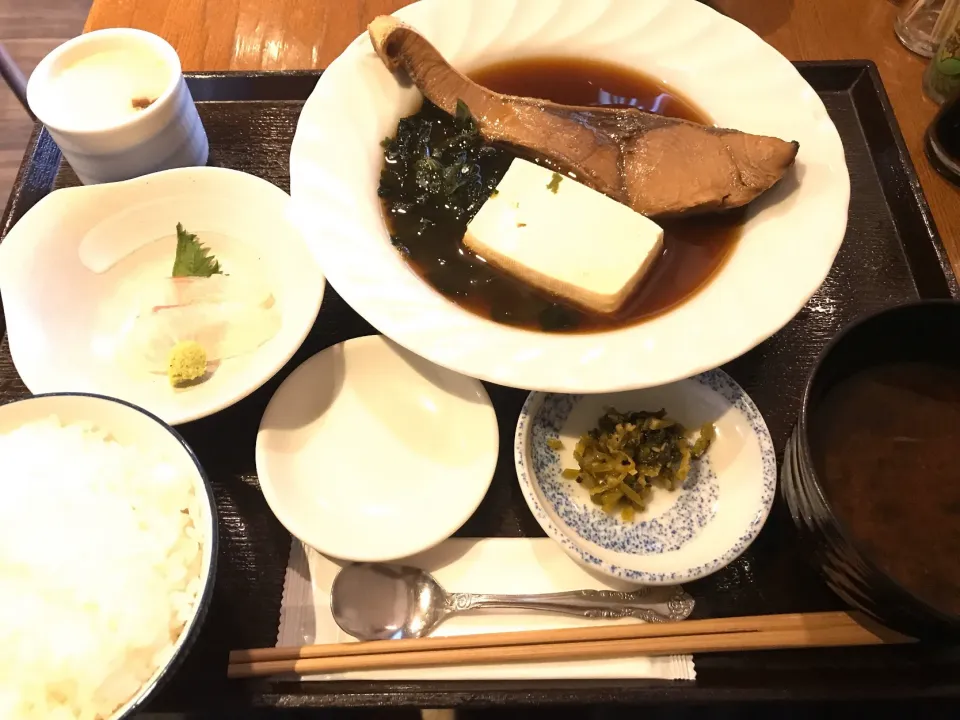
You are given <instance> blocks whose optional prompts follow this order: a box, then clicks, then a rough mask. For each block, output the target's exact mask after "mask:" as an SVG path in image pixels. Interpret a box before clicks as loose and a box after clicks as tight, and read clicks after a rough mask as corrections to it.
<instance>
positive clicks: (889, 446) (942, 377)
mask: <svg viewBox="0 0 960 720" xmlns="http://www.w3.org/2000/svg"><path fill="white" fill-rule="evenodd" d="M811 428H812V433H811V435H812V438H811V440H812V446H811V447H812V451H813V455H814V462H815V466H816V468H817V473H818V474H819V476H820V478H821V483H822V484H823V486H824V491H825V492H826V495H827V499H828V501H829V502H830V506H831V508H832V509H833V511H834V513H835V514H836V516H837V517H838V519H839V520H840V521H841V523H842V524H843V525H844V526H845V528H846V530H847V533H848V534H849V536H850V540H852V541H853V542H854V544H855V545H856V546H857V547H859V548H860V550H861V551H862V552H863V553H864V555H866V556H867V557H868V558H869V559H870V560H872V561H873V562H874V563H875V564H876V565H877V566H878V567H879V568H880V569H881V570H883V571H884V572H885V573H887V574H888V575H889V576H890V577H892V578H893V579H894V580H896V581H897V582H898V583H900V585H902V586H903V587H904V588H905V589H906V590H908V591H909V592H910V593H911V594H913V595H914V596H916V597H917V598H919V599H921V600H923V601H925V602H926V603H928V604H929V605H931V606H933V607H934V608H937V609H938V610H940V611H941V612H944V613H947V614H953V615H960V466H958V462H957V453H958V449H960V370H958V369H956V368H950V367H945V366H942V365H935V364H932V363H896V364H888V365H880V366H877V367H874V368H870V369H868V370H864V371H862V372H859V373H857V374H855V375H853V376H852V377H849V378H847V379H845V380H842V381H841V382H839V383H838V384H837V385H836V386H835V387H834V388H832V389H831V390H829V391H828V393H827V395H826V397H825V398H824V400H823V402H822V403H821V405H820V407H819V408H818V409H817V410H816V411H815V412H814V414H813V417H812V419H811Z"/></svg>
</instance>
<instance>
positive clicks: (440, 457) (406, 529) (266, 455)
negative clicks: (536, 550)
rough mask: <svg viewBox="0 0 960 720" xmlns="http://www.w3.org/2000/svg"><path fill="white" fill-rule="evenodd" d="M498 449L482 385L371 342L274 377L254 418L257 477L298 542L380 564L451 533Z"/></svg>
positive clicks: (470, 508)
mask: <svg viewBox="0 0 960 720" xmlns="http://www.w3.org/2000/svg"><path fill="white" fill-rule="evenodd" d="M498 448H499V435H498V431H497V416H496V414H495V413H494V410H493V405H492V404H491V403H490V398H489V396H488V395H487V392H486V390H484V388H483V385H481V384H480V383H479V382H478V381H476V380H473V379H472V378H468V377H465V376H463V375H458V374H457V373H454V372H451V371H450V370H446V369H444V368H441V367H438V366H436V365H433V364H432V363H429V362H427V361H426V360H423V359H422V358H419V357H417V356H416V355H414V354H413V353H410V352H408V351H406V350H404V349H402V348H400V347H399V346H397V345H396V344H394V343H392V342H390V341H389V340H386V339H385V338H383V337H381V336H379V335H371V336H368V337H361V338H355V339H353V340H348V341H346V342H344V343H340V344H339V345H334V346H332V347H329V348H327V349H326V350H323V351H321V352H319V353H317V354H316V355H314V356H313V357H312V358H310V359H309V360H307V361H306V362H304V363H303V364H302V365H301V366H300V367H298V368H297V369H296V370H294V371H293V373H292V374H291V375H290V377H288V378H287V379H286V380H285V381H284V382H283V384H282V385H281V386H280V388H279V389H278V390H277V392H276V394H275V395H274V396H273V398H272V399H271V400H270V404H269V405H268V406H267V410H266V412H265V413H264V415H263V420H262V421H261V423H260V432H259V433H258V434H257V450H256V459H257V475H258V476H259V479H260V488H261V489H262V490H263V494H264V497H266V500H267V503H268V504H269V505H270V509H271V510H273V512H274V514H275V515H276V516H277V518H279V520H280V522H281V523H283V525H284V526H285V527H286V528H287V530H289V531H290V532H291V533H292V534H293V535H295V536H296V537H298V538H300V539H301V540H303V541H304V542H305V543H306V544H307V545H310V546H311V547H313V548H315V549H317V550H319V551H320V552H322V553H324V554H326V555H331V556H333V557H336V558H340V559H342V560H353V561H367V562H384V561H388V560H395V559H397V558H402V557H407V556H409V555H413V554H416V553H418V552H421V551H423V550H426V549H428V548H430V547H433V546H434V545H437V544H439V543H441V542H443V541H444V540H446V539H447V538H448V537H450V536H451V535H452V534H453V533H454V532H456V531H457V529H458V528H459V527H460V526H461V525H463V523H465V522H466V521H467V519H468V518H469V517H470V516H471V515H472V514H473V512H474V511H475V510H476V509H477V506H478V505H479V504H480V501H481V500H483V497H484V495H486V493H487V489H488V488H489V487H490V481H491V480H492V479H493V473H494V470H495V468H496V465H497V451H498Z"/></svg>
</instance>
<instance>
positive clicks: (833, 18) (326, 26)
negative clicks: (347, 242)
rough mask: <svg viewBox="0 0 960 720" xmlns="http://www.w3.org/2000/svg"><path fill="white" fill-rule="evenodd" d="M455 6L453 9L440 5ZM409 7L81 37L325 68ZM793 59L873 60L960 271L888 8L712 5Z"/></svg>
mask: <svg viewBox="0 0 960 720" xmlns="http://www.w3.org/2000/svg"><path fill="white" fill-rule="evenodd" d="M447 1H448V2H456V0H447ZM410 2H411V0H310V1H309V2H305V1H304V0H270V1H269V2H265V1H263V0H166V1H164V0H94V3H93V7H92V9H91V10H90V15H89V17H88V18H87V24H86V30H88V31H89V30H96V29H100V28H106V27H122V26H129V27H138V28H143V29H144V30H149V31H151V32H154V33H157V34H158V35H161V36H163V37H165V38H166V39H167V40H168V41H170V42H171V43H172V44H173V46H174V47H175V48H176V49H177V51H178V52H179V53H180V57H181V59H182V61H183V67H184V70H295V69H309V68H322V67H326V66H327V65H328V64H329V63H330V61H331V60H333V59H334V58H335V57H336V56H337V55H338V54H339V53H340V52H341V51H342V50H343V49H344V48H345V47H346V46H347V44H348V43H349V42H350V41H352V40H353V39H354V38H355V37H356V36H357V35H359V34H360V33H361V32H363V30H364V28H365V27H366V25H367V23H368V22H369V21H370V20H371V19H373V18H374V17H376V16H377V15H380V14H384V13H391V12H394V11H395V10H397V9H399V8H401V7H403V6H404V5H408V4H410ZM709 4H710V5H712V6H714V7H715V8H716V9H717V10H719V11H721V12H723V13H725V14H726V15H728V16H730V17H732V18H734V19H735V20H738V21H739V22H741V23H743V24H744V25H746V26H747V27H749V28H751V29H752V30H753V31H754V32H756V33H758V34H759V35H760V36H761V37H762V38H764V39H765V40H766V41H767V42H769V43H770V44H771V45H773V46H774V47H775V48H777V50H779V51H780V52H781V53H783V54H784V55H785V56H786V57H788V58H790V59H791V60H839V59H852V58H856V59H860V58H866V59H870V60H873V61H874V62H875V63H876V64H877V66H878V67H879V68H880V74H881V76H882V77H883V82H884V85H885V86H886V89H887V92H888V93H889V94H890V98H891V102H892V104H893V108H894V111H895V113H896V116H897V120H898V122H899V123H900V126H901V128H902V131H903V135H904V137H905V139H906V142H907V147H908V148H909V149H910V154H911V156H912V158H913V161H914V164H915V165H916V167H917V172H918V174H919V176H920V181H921V184H922V185H923V189H924V191H925V193H926V195H927V199H928V201H929V203H930V206H931V207H932V209H933V215H934V219H935V220H936V223H937V227H938V229H939V230H940V233H941V235H942V237H943V241H944V244H945V245H946V247H947V251H948V253H949V254H950V258H951V260H952V262H953V266H954V269H955V270H957V271H958V272H960V190H958V189H957V188H955V187H954V186H952V185H950V184H949V183H948V182H947V181H945V180H944V179H943V178H941V177H940V176H939V175H938V174H937V173H936V171H935V170H934V169H933V168H932V167H931V166H930V164H929V163H928V162H927V160H926V158H925V157H924V153H923V134H924V131H925V130H926V128H927V125H928V124H929V123H930V120H931V119H932V118H933V116H934V114H935V112H936V105H935V104H934V103H933V102H932V101H930V100H928V99H927V98H926V97H925V96H924V94H923V91H922V89H921V76H922V74H923V69H924V66H925V60H924V59H923V58H921V57H919V56H917V55H914V54H912V53H910V52H909V51H907V50H906V49H905V48H904V47H903V46H902V45H901V44H900V43H899V41H898V40H897V38H896V36H895V35H894V33H893V21H894V18H895V17H896V14H897V9H898V8H897V3H894V2H890V0H713V2H711V3H709Z"/></svg>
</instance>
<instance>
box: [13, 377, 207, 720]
mask: <svg viewBox="0 0 960 720" xmlns="http://www.w3.org/2000/svg"><path fill="white" fill-rule="evenodd" d="M51 415H55V416H56V417H57V418H59V420H60V422H61V423H62V424H64V425H72V424H75V423H83V424H91V425H93V426H94V427H95V428H97V429H98V430H102V431H104V432H107V433H109V435H110V436H111V437H112V438H113V439H114V440H116V441H117V442H118V443H120V444H121V445H125V446H128V447H130V446H132V447H136V448H138V449H140V450H141V451H142V452H143V453H145V454H147V455H149V456H157V457H160V458H163V460H164V461H165V462H169V463H172V464H173V465H174V467H176V468H177V470H178V471H179V472H181V473H184V474H185V475H187V476H189V477H190V478H191V479H192V480H193V482H194V490H195V492H196V497H197V506H198V508H199V515H200V524H199V527H198V528H197V529H198V530H199V531H200V532H201V533H202V538H203V550H202V554H203V558H202V561H201V566H200V582H201V586H202V590H201V591H200V594H199V596H198V598H197V604H196V606H195V607H194V611H193V615H192V616H191V617H190V618H189V619H188V620H187V622H186V625H184V628H183V630H182V631H181V632H180V637H179V638H177V641H176V643H175V644H174V646H173V652H172V653H171V655H170V658H169V660H167V662H166V663H165V664H164V665H163V666H162V667H160V668H158V669H157V671H156V672H155V673H154V674H153V676H152V677H151V678H149V679H148V680H147V681H146V682H145V683H144V684H143V686H142V687H141V688H140V690H139V691H138V692H137V693H136V695H134V696H133V697H132V698H130V700H129V701H128V702H127V703H126V704H125V705H123V706H122V707H120V708H119V709H118V710H117V711H116V712H115V713H114V714H113V715H112V716H111V720H119V718H122V717H128V716H129V715H131V714H133V713H134V712H135V711H136V710H137V709H138V708H140V707H141V706H142V705H143V704H144V703H145V702H146V700H147V698H149V697H150V696H152V695H153V694H154V693H155V692H156V690H157V689H158V688H159V687H160V686H161V684H162V683H164V682H165V681H166V680H167V679H169V677H170V676H171V675H172V674H173V673H174V672H175V670H176V668H177V667H179V665H180V663H181V662H182V661H183V659H184V657H186V655H187V653H188V652H189V650H190V647H191V646H192V645H193V642H194V640H196V637H197V635H198V634H199V632H200V626H201V624H202V623H203V620H204V617H205V616H206V613H207V608H208V607H209V606H210V601H211V600H212V599H213V584H214V578H215V576H216V564H217V543H218V539H219V534H218V531H217V512H216V504H215V503H214V499H213V492H212V490H211V489H210V484H209V481H208V480H207V477H206V474H205V473H204V471H203V468H202V467H201V466H200V461H199V460H197V457H196V456H195V455H194V454H193V450H191V449H190V447H189V446H188V445H187V444H186V442H184V440H183V438H182V437H180V435H178V434H177V433H176V431H175V430H173V428H171V427H168V426H167V425H165V424H164V423H163V422H162V421H161V420H160V419H159V418H157V417H154V416H153V415H151V414H150V413H148V412H146V411H144V410H143V409H141V408H138V407H135V406H133V405H130V404H128V403H125V402H123V401H118V400H114V399H112V398H108V397H100V396H97V395H83V394H76V393H63V394H54V395H39V396H36V397H31V398H27V399H25V400H17V401H15V402H11V403H7V404H6V405H0V434H2V433H8V432H12V431H13V430H15V429H17V428H18V427H20V426H22V425H25V424H27V423H31V422H38V421H41V420H45V419H47V418H49V417H50V416H51ZM5 481H7V482H10V481H15V478H0V492H2V489H3V483H4V482H5Z"/></svg>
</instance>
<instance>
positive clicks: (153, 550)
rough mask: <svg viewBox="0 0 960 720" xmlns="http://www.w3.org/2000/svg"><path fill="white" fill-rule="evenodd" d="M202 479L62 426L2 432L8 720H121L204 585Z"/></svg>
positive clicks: (0, 512)
mask: <svg viewBox="0 0 960 720" xmlns="http://www.w3.org/2000/svg"><path fill="white" fill-rule="evenodd" d="M199 518H200V515H199V505H198V501H197V497H196V494H195V491H194V486H193V480H192V478H191V477H190V476H188V475H185V474H183V473H178V472H177V471H176V470H175V469H174V467H173V466H172V465H170V464H168V463H165V462H158V461H157V460H155V459H153V458H151V457H148V456H146V455H145V454H144V453H143V452H141V451H140V450H138V449H136V448H131V447H123V446H121V445H119V444H118V443H116V442H114V441H113V440H110V439H107V438H105V437H104V435H103V434H102V433H98V432H95V431H93V430H92V429H90V428H86V427H81V426H79V425H69V426H61V424H60V422H59V421H57V420H56V419H55V418H51V419H49V420H45V421H42V422H36V423H31V424H29V425H25V426H23V427H20V428H18V429H17V430H15V431H13V432H11V433H9V434H6V435H0V718H3V719H4V720H26V719H27V718H30V719H31V720H32V719H33V718H43V720H61V719H73V718H82V719H83V720H96V719H98V718H108V717H110V716H111V714H112V713H113V712H114V711H115V710H117V709H118V708H119V707H120V706H121V705H123V704H124V703H126V702H127V701H128V700H129V699H130V698H131V697H133V696H134V695H135V694H136V693H137V692H138V691H139V690H140V689H141V687H143V685H144V684H145V683H146V682H147V681H148V680H149V679H150V678H151V677H152V676H153V675H154V673H155V672H156V671H157V670H158V669H159V668H160V667H161V666H163V665H164V664H166V661H167V660H168V658H169V657H170V656H171V654H172V652H173V647H174V644H175V643H176V641H177V638H178V637H179V635H180V633H181V631H182V630H183V627H184V625H185V623H186V622H187V620H189V618H190V617H191V616H192V615H193V612H194V606H195V605H196V602H197V598H198V595H199V592H200V590H201V581H200V568H201V560H202V552H201V545H202V543H203V538H202V534H201V531H200V529H199V527H200V520H199Z"/></svg>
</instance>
